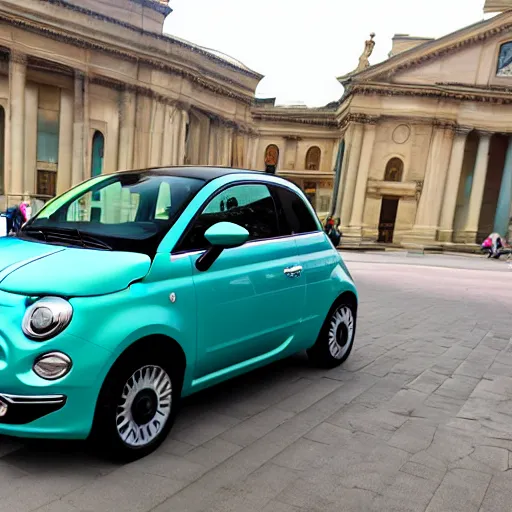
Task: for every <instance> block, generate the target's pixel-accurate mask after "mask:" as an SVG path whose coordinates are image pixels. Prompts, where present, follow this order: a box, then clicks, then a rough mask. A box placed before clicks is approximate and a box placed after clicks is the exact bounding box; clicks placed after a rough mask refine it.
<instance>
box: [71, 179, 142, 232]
mask: <svg viewBox="0 0 512 512" xmlns="http://www.w3.org/2000/svg"><path fill="white" fill-rule="evenodd" d="M139 201H140V194H137V193H132V192H130V190H128V189H126V188H123V187H122V186H121V183H119V182H116V183H112V184H110V185H107V186H106V187H104V188H103V189H101V190H99V191H94V192H93V191H88V192H86V193H85V194H83V195H82V196H81V197H79V198H78V199H76V200H75V201H73V202H72V203H71V204H70V205H69V208H68V211H67V215H66V222H101V223H102V224H121V223H124V222H133V221H134V220H135V217H136V215H137V211H138V208H139Z"/></svg>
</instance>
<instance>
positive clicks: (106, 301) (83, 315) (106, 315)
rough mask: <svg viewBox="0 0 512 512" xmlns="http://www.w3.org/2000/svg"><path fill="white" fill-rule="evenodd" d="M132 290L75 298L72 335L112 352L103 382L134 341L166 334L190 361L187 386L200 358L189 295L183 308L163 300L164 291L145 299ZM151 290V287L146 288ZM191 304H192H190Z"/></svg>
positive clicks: (149, 294) (193, 311)
mask: <svg viewBox="0 0 512 512" xmlns="http://www.w3.org/2000/svg"><path fill="white" fill-rule="evenodd" d="M134 288H136V285H134V286H132V287H131V288H130V289H128V290H124V291H123V292H120V293H117V294H114V296H101V297H95V298H94V300H92V299H91V298H74V299H71V300H70V302H71V304H72V306H73V309H74V311H75V314H74V315H73V320H72V322H71V324H70V326H69V329H70V334H73V335H74V336H76V337H79V338H82V339H83V338H85V337H86V339H87V341H89V342H91V343H94V344H96V345H98V346H100V347H102V348H104V349H106V350H107V351H108V353H109V354H110V356H109V357H108V358H107V360H106V361H105V364H104V365H103V367H102V369H101V371H100V374H99V378H100V379H101V383H102V382H103V380H104V379H105V377H106V375H107V374H108V372H109V371H110V368H111V367H112V365H113V364H114V363H115V362H116V361H117V359H118V358H119V357H120V356H121V354H122V353H123V352H124V351H125V350H126V349H127V348H128V347H130V346H131V345H132V344H133V343H135V342H137V341H139V340H141V339H143V338H147V337H150V336H163V337H166V338H169V339H171V340H173V341H174V342H176V343H177V344H178V345H179V346H180V347H181V349H182V350H183V352H184V354H185V359H186V361H187V364H186V368H185V380H184V384H183V387H184V389H185V388H186V387H187V383H188V382H189V381H191V380H192V375H193V371H194V364H195V360H196V321H195V320H196V319H195V308H192V309H191V308H190V307H187V302H188V301H187V297H186V294H182V295H181V297H180V306H181V307H180V308H171V307H168V305H167V303H166V302H162V303H160V301H161V300H162V297H161V294H158V293H153V294H152V293H148V295H147V296H146V300H141V298H140V297H138V295H139V291H140V290H134ZM145 288H146V289H147V287H145ZM190 306H191V305H190Z"/></svg>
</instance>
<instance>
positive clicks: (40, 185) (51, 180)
mask: <svg viewBox="0 0 512 512" xmlns="http://www.w3.org/2000/svg"><path fill="white" fill-rule="evenodd" d="M56 193H57V172H56V171H52V170H44V169H38V170H37V195H39V196H44V197H45V198H50V197H54V196H55V195H56Z"/></svg>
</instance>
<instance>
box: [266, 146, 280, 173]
mask: <svg viewBox="0 0 512 512" xmlns="http://www.w3.org/2000/svg"><path fill="white" fill-rule="evenodd" d="M278 163H279V148H278V147H277V146H276V145H275V144H270V145H269V146H267V149H266V150H265V171H266V172H268V173H271V174H275V172H276V169H277V164H278Z"/></svg>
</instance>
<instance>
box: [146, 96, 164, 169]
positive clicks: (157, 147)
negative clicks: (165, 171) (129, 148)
mask: <svg viewBox="0 0 512 512" xmlns="http://www.w3.org/2000/svg"><path fill="white" fill-rule="evenodd" d="M151 109H152V114H151V121H150V128H149V130H150V132H149V165H150V166H151V167H158V166H159V165H161V163H162V143H163V136H164V123H165V105H163V104H162V103H160V102H159V101H158V100H157V99H156V98H155V99H153V101H152V105H151Z"/></svg>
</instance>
